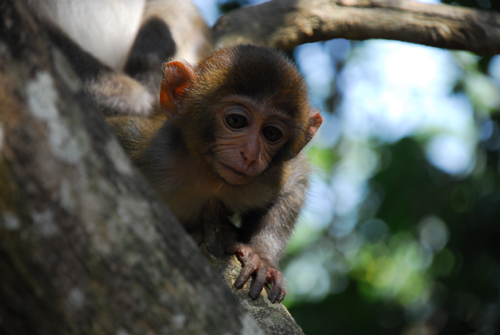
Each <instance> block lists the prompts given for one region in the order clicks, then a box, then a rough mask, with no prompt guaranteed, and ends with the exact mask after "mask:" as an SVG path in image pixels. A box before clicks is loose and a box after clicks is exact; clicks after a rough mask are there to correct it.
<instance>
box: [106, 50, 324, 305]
mask: <svg viewBox="0 0 500 335" xmlns="http://www.w3.org/2000/svg"><path fill="white" fill-rule="evenodd" d="M160 105H161V110H162V111H157V112H156V113H155V114H153V115H152V116H150V117H142V116H121V117H115V118H109V119H108V121H109V122H110V123H111V124H112V125H113V126H114V128H115V130H116V132H117V134H118V136H119V138H120V140H121V141H122V144H123V145H124V147H125V149H126V150H127V152H128V153H129V154H130V157H131V158H132V160H133V161H134V162H135V163H136V165H137V166H138V167H139V168H140V169H141V171H142V172H143V174H144V175H145V176H146V178H147V179H148V180H149V181H150V183H151V185H152V186H153V187H154V188H155V189H156V191H157V192H158V193H159V194H160V196H161V197H162V198H163V199H164V201H165V202H166V203H167V204H168V205H169V207H170V209H171V210H172V211H173V212H174V214H175V215H176V216H177V217H178V219H179V220H180V221H181V222H182V223H183V224H184V226H185V227H186V228H187V230H188V231H189V232H190V234H191V235H192V236H193V237H194V238H195V240H196V241H197V242H198V243H201V242H202V241H203V227H204V222H203V220H204V213H205V212H206V211H207V210H208V207H209V206H211V204H212V203H213V202H216V203H217V204H218V205H220V206H221V207H222V208H224V210H225V214H226V215H227V216H231V215H233V214H239V215H240V217H241V228H238V229H235V230H234V231H235V233H234V234H228V235H227V236H226V238H228V239H229V241H227V242H228V244H229V247H228V248H227V252H229V253H235V254H236V255H237V256H238V258H239V259H240V260H241V261H242V263H243V265H244V267H243V270H242V271H241V273H240V276H239V277H238V278H237V279H236V282H235V286H236V287H237V288H241V287H242V286H243V285H244V284H245V283H246V282H247V280H248V279H249V277H250V275H252V274H255V281H254V283H253V285H252V287H251V289H250V292H249V294H250V296H251V297H252V298H253V299H256V298H257V297H258V295H259V294H260V292H261V291H262V289H263V286H264V285H265V284H266V283H270V284H272V290H271V293H270V295H269V299H270V300H271V302H273V303H274V302H276V301H278V302H281V301H282V300H283V298H284V296H285V281H284V278H283V276H282V274H281V272H280V271H279V269H278V260H279V257H280V256H281V253H282V252H283V249H284V247H285V245H286V242H287V241H288V239H289V236H290V234H291V231H292V229H293V227H294V225H295V221H296V220H297V216H298V213H299V211H300V208H301V206H302V204H303V202H304V198H305V192H306V188H307V177H308V171H309V169H308V165H307V162H306V161H305V158H304V157H303V156H302V155H300V154H299V153H300V151H301V150H302V148H303V147H304V146H305V145H306V144H307V143H308V142H309V141H310V139H311V138H312V137H313V136H314V134H315V133H316V130H317V129H318V127H319V126H320V125H321V122H322V119H321V116H320V115H319V113H318V112H317V111H315V110H311V108H310V106H309V101H308V94H307V89H306V86H305V83H304V80H303V78H302V77H301V76H300V74H299V73H298V71H297V70H296V68H295V67H294V66H293V65H292V64H291V63H290V62H289V61H288V60H287V59H286V58H285V57H284V56H283V55H282V54H281V53H279V52H277V51H273V50H271V49H268V48H263V47H256V46H250V45H240V46H234V47H229V48H226V49H221V50H218V51H216V52H214V53H213V54H211V55H209V56H208V57H206V58H205V59H203V60H202V61H201V62H200V63H199V64H198V66H197V67H196V68H193V67H191V66H190V65H188V64H186V63H182V62H170V63H166V64H165V65H164V77H163V81H162V84H161V92H160Z"/></svg>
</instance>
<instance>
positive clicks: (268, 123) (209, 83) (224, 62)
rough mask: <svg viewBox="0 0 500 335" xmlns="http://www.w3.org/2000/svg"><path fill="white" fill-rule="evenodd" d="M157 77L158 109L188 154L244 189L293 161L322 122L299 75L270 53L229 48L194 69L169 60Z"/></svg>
mask: <svg viewBox="0 0 500 335" xmlns="http://www.w3.org/2000/svg"><path fill="white" fill-rule="evenodd" d="M163 72H164V75H163V80H162V85H161V93H160V105H161V107H162V109H163V111H164V112H165V113H166V115H167V117H168V118H169V120H171V121H172V122H174V123H176V124H177V125H178V127H179V128H180V129H181V133H182V134H183V136H184V138H183V139H184V141H185V143H186V146H187V149H188V150H189V152H190V153H191V154H193V155H199V156H203V157H205V159H206V161H207V162H208V163H209V164H210V165H211V166H212V169H213V170H214V171H215V172H216V173H217V174H218V175H219V176H220V177H222V178H223V179H224V180H225V181H226V182H228V183H229V184H233V185H244V184H247V183H249V182H251V181H252V179H253V178H255V177H257V176H259V175H261V174H262V173H263V172H264V171H266V170H268V169H271V168H272V166H273V165H276V164H278V165H279V164H280V163H282V162H284V161H287V160H290V159H291V158H293V157H295V156H296V155H297V154H298V153H299V152H300V151H301V150H302V148H303V147H304V146H305V145H306V144H307V143H308V142H309V141H310V140H311V139H312V137H313V136H314V134H315V133H316V131H317V129H318V127H319V126H320V125H321V123H322V118H321V116H320V114H319V112H318V111H316V110H314V109H311V107H310V105H309V98H308V93H307V87H306V84H305V81H304V79H303V77H302V76H301V75H300V73H299V72H298V70H297V68H296V67H295V66H294V65H293V64H292V63H291V62H290V61H289V60H288V59H287V58H286V57H285V56H284V55H283V54H282V53H281V52H278V51H276V50H273V49H269V48H265V47H258V46H252V45H237V46H232V47H227V48H223V49H219V50H217V51H215V52H214V53H212V54H210V55H209V56H207V57H205V58H204V59H202V60H201V61H200V63H199V64H198V65H197V67H196V68H194V67H192V66H191V65H189V64H186V63H183V62H177V61H174V62H169V63H166V64H165V65H164V68H163Z"/></svg>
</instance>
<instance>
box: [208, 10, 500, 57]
mask: <svg viewBox="0 0 500 335" xmlns="http://www.w3.org/2000/svg"><path fill="white" fill-rule="evenodd" d="M256 18H258V19H256ZM212 29H213V32H214V38H215V41H216V45H217V46H218V47H220V46H222V45H227V44H235V43H252V44H259V45H266V46H270V47H276V48H281V49H290V48H293V47H295V46H297V45H299V44H303V43H307V42H317V41H322V40H329V39H332V38H346V39H352V40H367V39H373V38H381V39H390V40H399V41H406V42H412V43H418V44H423V45H428V46H434V47H438V48H445V49H457V50H469V51H473V52H476V53H479V54H490V55H492V54H498V53H500V14H499V13H496V12H488V11H482V10H473V9H467V8H461V7H457V6H451V5H432V4H424V3H419V2H415V1H408V0H394V1H389V0H386V1H383V0H330V1H328V0H274V1H271V2H268V3H264V4H261V5H258V6H252V7H246V8H241V9H239V10H235V11H233V12H229V13H227V14H226V15H223V16H222V17H220V18H219V20H218V21H217V22H216V24H215V25H214V27H213V28H212Z"/></svg>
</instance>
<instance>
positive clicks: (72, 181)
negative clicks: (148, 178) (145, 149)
mask: <svg viewBox="0 0 500 335" xmlns="http://www.w3.org/2000/svg"><path fill="white" fill-rule="evenodd" d="M0 274H1V275H0V301H1V303H0V333H1V334H16V335H19V334H51V335H53V334H120V335H125V334H218V335H219V334H262V332H261V331H260V330H259V329H258V326H257V325H256V323H255V322H254V321H253V320H252V319H251V318H250V317H249V316H248V315H247V314H246V313H245V312H244V310H243V308H242V307H241V306H240V304H239V303H238V302H237V299H236V298H235V297H234V295H233V294H232V293H231V292H230V290H229V289H228V287H227V286H226V285H225V284H224V283H223V281H222V280H221V279H220V276H219V275H218V274H217V273H216V272H215V271H214V270H213V268H212V267H211V266H210V265H209V264H208V262H207V261H206V259H205V258H204V257H203V255H202V254H201V253H200V251H199V249H198V248H197V246H196V245H195V244H194V243H193V241H192V240H191V239H190V238H189V237H188V236H187V235H186V233H185V232H184V230H183V229H182V228H181V227H180V226H179V225H178V224H177V222H176V220H175V219H174V218H173V217H172V215H171V214H170V212H169V211H168V209H167V208H166V207H165V205H164V204H163V203H162V202H161V201H160V200H159V199H158V197H157V196H156V195H155V194H154V193H153V192H152V191H151V189H150V187H148V185H147V183H146V182H145V180H144V179H143V178H142V177H141V176H140V174H139V173H138V171H137V170H136V169H135V167H133V166H132V165H131V163H130V161H129V159H128V158H127V157H126V155H125V154H124V152H123V150H122V149H121V146H120V145H119V143H118V141H117V140H116V138H115V136H114V135H113V134H112V131H111V130H110V127H108V126H107V125H106V124H105V123H104V121H103V119H102V117H101V116H100V115H99V114H98V113H97V111H96V110H95V108H94V106H92V105H90V104H89V103H88V102H87V101H86V100H85V99H84V96H83V93H82V90H81V83H80V82H79V81H78V80H77V79H76V76H75V75H74V73H73V72H72V70H71V68H70V67H69V66H68V63H67V61H66V60H65V58H64V57H63V55H62V54H61V53H60V51H58V50H57V49H56V48H54V47H51V46H50V45H48V44H47V42H46V39H44V37H43V34H41V33H40V31H39V30H38V27H37V23H36V22H35V21H34V20H33V18H32V17H31V15H30V13H29V12H28V10H27V9H26V7H25V6H24V3H23V2H21V1H13V0H3V1H2V2H1V3H0Z"/></svg>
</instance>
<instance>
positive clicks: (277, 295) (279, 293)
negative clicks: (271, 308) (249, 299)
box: [269, 286, 286, 304]
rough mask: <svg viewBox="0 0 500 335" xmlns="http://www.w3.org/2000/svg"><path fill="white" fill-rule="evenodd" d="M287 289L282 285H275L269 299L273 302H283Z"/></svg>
mask: <svg viewBox="0 0 500 335" xmlns="http://www.w3.org/2000/svg"><path fill="white" fill-rule="evenodd" d="M285 294H286V293H285V291H284V290H283V289H282V288H281V287H280V286H273V289H272V291H271V294H269V301H271V302H272V303H273V304H274V303H275V302H281V301H283V299H285Z"/></svg>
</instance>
